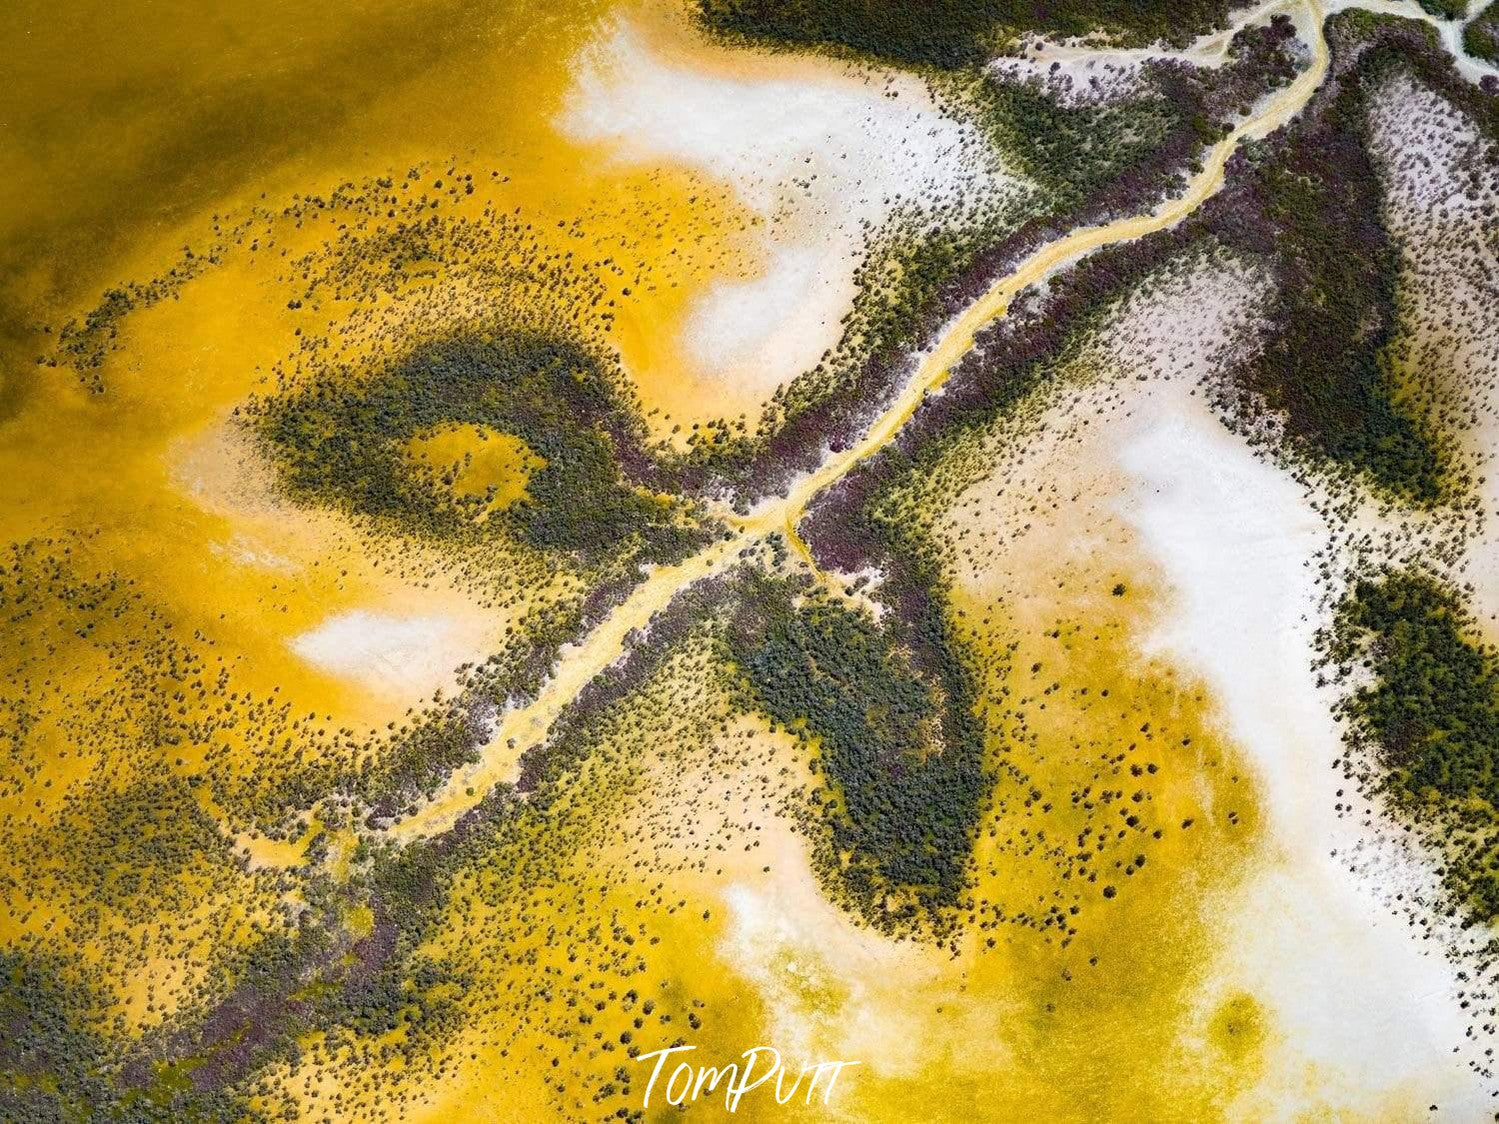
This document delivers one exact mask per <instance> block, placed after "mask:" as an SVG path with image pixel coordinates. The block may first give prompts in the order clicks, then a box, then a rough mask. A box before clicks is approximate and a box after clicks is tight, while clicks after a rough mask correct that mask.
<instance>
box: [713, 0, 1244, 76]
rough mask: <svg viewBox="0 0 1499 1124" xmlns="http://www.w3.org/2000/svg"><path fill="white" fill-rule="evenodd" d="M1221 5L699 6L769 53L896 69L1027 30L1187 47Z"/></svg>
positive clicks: (1080, 0) (1080, 1)
mask: <svg viewBox="0 0 1499 1124" xmlns="http://www.w3.org/2000/svg"><path fill="white" fill-rule="evenodd" d="M1232 6H1233V5H1232V4H1231V3H1230V2H1229V0H1184V2H1177V3H1169V2H1167V0H1143V2H1139V0H1137V2H1131V0H1044V2H1038V0H974V2H972V3H965V2H964V0H932V2H929V3H921V4H903V3H898V2H896V0H856V2H854V3H839V0H698V5H697V8H698V16H699V18H700V19H701V21H702V22H703V23H704V24H705V25H706V26H707V27H709V28H710V29H712V30H713V31H715V32H717V33H719V34H721V35H725V36H728V37H731V38H735V39H742V40H748V41H750V42H754V43H758V44H762V45H765V46H770V47H778V48H786V47H802V48H806V47H819V48H824V49H832V50H839V51H847V52H850V53H852V54H853V55H855V56H856V57H859V58H875V59H880V60H883V61H885V62H891V63H896V64H898V65H902V66H932V67H940V68H943V69H954V68H956V67H961V66H974V65H980V64H982V63H984V62H986V61H988V60H989V59H990V58H992V57H993V56H994V55H995V54H996V53H997V52H998V51H999V50H1000V49H1002V48H1004V47H1006V46H1009V45H1011V44H1013V43H1014V42H1015V41H1016V40H1017V39H1018V38H1019V37H1020V36H1022V35H1023V34H1025V33H1026V32H1041V33H1045V34H1051V35H1056V36H1061V37H1073V36H1081V37H1097V36H1100V35H1104V36H1111V37H1114V38H1116V39H1118V40H1119V41H1122V42H1131V43H1148V42H1155V41H1166V42H1170V43H1185V42H1188V41H1190V40H1191V39H1192V38H1193V37H1194V36H1195V35H1197V34H1200V33H1202V32H1205V31H1209V30H1211V29H1212V28H1214V27H1217V26H1221V25H1222V24H1223V22H1224V21H1225V19H1226V17H1227V15H1228V12H1229V9H1230V8H1231V7H1232Z"/></svg>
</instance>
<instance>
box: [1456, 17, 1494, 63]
mask: <svg viewBox="0 0 1499 1124" xmlns="http://www.w3.org/2000/svg"><path fill="white" fill-rule="evenodd" d="M1463 50H1465V51H1467V52H1468V54H1470V55H1472V56H1473V57H1474V58H1480V59H1484V60H1486V61H1488V62H1492V63H1496V64H1499V3H1496V4H1490V5H1489V6H1488V7H1487V8H1485V9H1483V11H1481V12H1479V13H1478V14H1477V15H1476V16H1474V17H1473V18H1472V19H1471V20H1470V21H1468V25H1467V26H1466V27H1464V28H1463Z"/></svg>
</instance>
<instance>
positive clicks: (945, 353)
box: [391, 0, 1328, 840]
mask: <svg viewBox="0 0 1499 1124" xmlns="http://www.w3.org/2000/svg"><path fill="white" fill-rule="evenodd" d="M1304 14H1305V15H1306V16H1307V17H1308V19H1307V20H1306V26H1305V27H1304V28H1303V29H1302V30H1303V33H1304V34H1306V35H1307V36H1308V37H1309V38H1310V40H1311V44H1312V52H1313V57H1312V62H1311V65H1310V66H1308V67H1307V68H1306V69H1305V70H1304V71H1303V72H1302V73H1301V74H1300V75H1298V76H1297V78H1296V79H1295V80H1294V81H1293V82H1292V83H1290V84H1289V85H1288V86H1287V87H1286V88H1285V89H1284V90H1282V91H1280V93H1278V94H1276V95H1275V96H1274V97H1272V98H1271V99H1270V100H1269V101H1268V102H1267V104H1266V106H1265V108H1264V109H1263V110H1262V111H1261V112H1260V113H1258V114H1256V115H1255V116H1254V117H1252V118H1250V119H1249V120H1248V121H1246V122H1245V123H1244V124H1242V125H1240V126H1239V127H1238V128H1236V129H1235V130H1234V131H1233V132H1231V133H1230V134H1229V135H1228V136H1227V137H1225V138H1224V139H1223V140H1221V141H1219V142H1218V143H1217V144H1215V145H1214V146H1213V147H1212V148H1211V149H1209V151H1208V153H1207V156H1206V158H1205V159H1204V160H1203V167H1202V171H1200V172H1199V173H1198V174H1197V175H1195V176H1194V177H1193V178H1192V180H1191V181H1190V183H1189V184H1188V186H1187V190H1186V191H1185V192H1184V193H1183V194H1181V195H1179V196H1177V197H1175V198H1173V199H1171V200H1169V201H1167V202H1165V203H1163V204H1161V205H1160V206H1159V207H1157V208H1156V209H1155V210H1154V211H1152V212H1150V213H1149V214H1147V215H1140V216H1136V217H1134V218H1127V219H1119V220H1117V221H1115V222H1110V223H1105V224H1103V225H1102V226H1091V227H1084V228H1082V229H1081V230H1076V231H1074V232H1072V233H1071V234H1069V235H1067V236H1066V237H1064V238H1061V239H1059V240H1057V241H1056V242H1052V243H1049V244H1048V245H1046V246H1043V247H1042V248H1041V249H1039V250H1037V251H1036V252H1035V253H1034V254H1032V255H1031V256H1030V257H1028V258H1026V259H1025V260H1024V261H1023V262H1021V263H1020V264H1019V265H1018V266H1016V268H1015V269H1014V271H1013V272H1011V273H1009V274H1007V275H1006V276H1004V277H1002V278H1000V279H999V280H998V281H996V282H995V283H994V284H993V285H992V286H990V288H989V289H988V291H986V292H985V293H984V294H983V296H981V297H979V299H978V300H976V301H975V302H974V303H973V304H971V305H969V306H968V308H967V310H966V311H964V313H963V314H962V315H961V316H960V317H958V319H957V320H956V321H955V322H954V323H953V324H952V325H951V326H950V327H949V328H948V329H947V330H946V331H945V332H944V333H943V335H942V337H941V338H940V339H939V340H938V341H937V344H936V346H935V347H933V348H932V349H931V350H930V351H929V352H927V353H926V354H925V355H924V356H923V357H922V359H921V362H920V363H919V364H918V365H917V367H916V370H915V371H914V372H913V373H912V375H911V378H910V380H909V381H908V382H907V383H906V384H905V386H904V387H903V388H902V390H901V392H900V394H899V395H898V396H897V397H896V398H895V400H894V401H893V402H891V404H890V405H889V407H888V408H887V409H886V410H885V412H884V413H882V414H881V415H880V416H879V417H878V418H876V419H875V421H874V423H873V424H872V425H871V426H870V427H869V429H868V430H867V431H866V432H865V434H864V436H863V438H862V439H860V441H859V442H858V443H857V444H855V445H853V446H851V447H850V448H848V449H846V450H844V451H843V452H840V453H835V454H833V455H832V456H829V457H828V458H827V459H826V460H824V461H823V462H822V464H821V465H820V466H819V467H818V468H817V469H816V470H815V471H813V472H811V473H810V474H808V475H807V476H804V477H802V478H801V479H800V480H798V481H797V482H796V484H795V485H794V486H793V487H792V489H791V491H790V493H789V494H788V495H786V496H785V497H781V498H776V499H772V500H768V501H766V502H765V503H763V504H761V505H760V507H759V508H758V509H757V510H755V511H753V512H751V513H750V514H749V515H748V516H746V517H744V518H742V519H735V520H733V521H732V522H733V524H734V526H735V532H734V533H733V535H732V536H731V537H730V538H729V539H727V540H720V541H718V542H715V543H714V544H713V545H712V546H709V547H707V548H706V549H704V550H703V551H702V552H701V553H699V554H697V555H695V556H694V557H692V558H690V559H688V560H687V561H686V562H683V563H681V564H680V565H676V566H667V567H662V568H660V569H657V570H655V571H654V572H653V573H652V574H651V575H650V577H649V578H647V579H646V581H644V582H643V583H641V584H640V585H639V586H637V587H636V588H635V590H634V591H633V592H632V593H631V595H630V597H629V598H628V600H626V601H625V602H624V604H622V605H620V606H619V607H618V608H616V609H615V610H614V611H613V612H612V613H611V614H610V615H609V616H608V618H607V619H606V620H605V621H604V622H603V623H602V624H601V625H599V627H598V628H596V629H594V631H593V632H591V633H590V634H589V635H588V636H587V637H585V638H584V640H583V642H582V643H581V644H579V645H578V646H577V647H574V648H568V649H565V650H564V651H563V653H562V655H561V657H560V660H559V663H558V667H557V670H556V673H555V674H554V675H553V676H552V678H551V679H549V680H548V681H547V682H546V683H545V684H544V685H543V687H542V689H541V692H540V694H539V695H538V696H537V699H536V701H535V702H533V703H531V704H530V705H529V706H525V707H522V708H520V709H518V710H514V711H511V712H508V713H507V714H506V715H505V716H504V717H503V718H502V719H501V721H500V726H499V729H498V731H497V732H496V734H495V736H494V737H493V738H492V739H491V740H490V742H489V744H488V745H487V746H486V747H485V748H484V750H483V751H482V755H481V758H480V760H479V762H478V764H477V765H475V766H473V767H472V768H471V769H469V770H466V771H464V772H463V773H462V774H460V775H455V776H454V777H453V778H452V780H450V781H449V783H448V784H447V786H446V787H445V788H444V789H443V790H442V791H441V792H439V793H438V794H437V796H436V797H435V798H434V799H433V800H432V801H431V802H429V803H428V804H426V805H424V806H422V807H421V808H419V809H418V810H417V811H416V813H415V814H413V815H412V816H411V817H410V818H408V819H406V820H404V821H402V822H401V823H400V824H397V825H396V826H395V827H394V828H392V830H391V834H392V835H393V836H395V837H396V838H398V839H403V840H405V839H412V838H418V837H426V836H431V835H434V834H436V833H439V832H442V831H445V830H447V829H448V828H450V827H452V826H453V824H454V823H455V822H456V821H457V819H458V817H459V816H461V815H462V814H463V813H464V812H465V811H467V810H468V809H469V808H471V807H472V806H473V805H474V804H476V803H477V802H478V801H479V800H480V799H481V798H482V797H483V796H484V794H485V793H486V792H487V791H488V789H489V788H490V787H491V786H493V785H494V784H496V783H498V782H499V781H504V780H512V779H513V778H514V775H515V768H516V762H517V761H518V759H519V757H520V754H521V752H522V751H524V750H525V749H526V748H527V747H528V746H531V745H536V744H538V743H540V742H541V741H543V740H544V739H545V737H546V735H547V732H548V730H550V728H551V726H552V723H553V722H555V721H556V719H557V716H558V715H559V714H560V713H561V712H562V710H563V708H564V707H566V706H567V705H568V703H570V702H571V701H572V700H573V699H574V698H575V697H576V696H577V694H578V692H579V691H581V690H582V688H583V687H584V686H586V685H587V684H588V682H589V681H590V680H592V679H593V678H594V676H596V675H598V674H599V673H600V672H602V671H603V670H605V669H606V668H607V667H608V666H609V665H610V664H612V663H613V662H614V661H615V660H617V659H619V658H620V656H622V655H623V654H624V653H625V651H626V649H627V647H628V643H629V640H628V637H629V635H630V634H631V632H633V631H634V630H636V629H640V628H644V627H645V626H646V625H648V624H649V623H650V620H651V618H652V617H653V616H654V615H655V614H656V613H657V612H659V611H661V610H662V609H664V608H665V607H666V606H667V605H668V604H670V602H671V600H672V599H673V598H674V597H675V596H676V595H677V594H678V593H680V592H681V591H682V590H683V589H685V588H687V587H688V586H689V585H691V584H693V583H694V582H697V581H700V580H702V579H703V578H705V577H708V576H710V575H712V574H715V573H718V572H720V571H722V570H724V569H726V568H728V566H729V565H731V564H732V563H733V561H734V560H735V559H736V558H737V557H738V554H739V552H740V551H741V550H742V549H743V548H744V547H745V546H747V545H749V544H750V543H751V542H753V541H755V540H757V539H759V538H761V537H762V536H764V535H767V534H770V533H772V532H776V531H779V532H780V533H781V534H783V535H785V536H786V540H787V542H788V543H790V545H791V547H792V548H793V549H794V550H795V551H796V552H797V554H798V555H800V556H801V557H802V558H803V559H804V560H805V561H806V562H808V563H809V564H811V565H812V566H813V568H814V570H815V569H816V564H815V562H814V561H813V559H812V554H811V551H810V550H809V549H808V548H807V544H806V543H805V542H803V541H802V539H801V536H800V535H798V534H797V532H796V527H797V524H798V523H799V522H800V521H801V518H802V515H803V514H804V513H805V512H806V510H807V506H808V504H810V503H811V502H812V500H813V499H815V498H816V497H817V496H818V494H819V493H821V492H822V491H823V490H824V489H826V488H828V487H830V486H831V485H833V484H835V483H837V481H839V480H840V479H842V478H843V477H844V476H845V475H846V474H847V473H848V472H849V471H850V470H852V469H853V468H854V466H855V465H857V464H858V463H859V462H860V461H862V460H864V459H865V458H866V457H869V456H870V455H872V454H874V453H876V452H878V451H879V450H880V449H882V448H883V447H884V446H885V445H886V444H887V443H889V441H890V440H891V439H892V438H893V437H894V436H895V435H896V433H898V432H899V431H900V428H901V426H903V425H904V424H905V423H906V422H907V421H908V420H909V419H910V417H911V415H912V414H914V413H915V412H916V410H917V408H918V407H919V406H920V405H921V402H922V400H923V399H924V398H925V397H926V395H927V394H928V393H930V392H931V391H933V390H935V389H937V388H938V387H940V386H941V385H942V384H943V383H944V382H945V381H946V380H947V377H948V375H949V374H950V373H951V371H952V369H953V367H954V366H956V365H957V363H958V361H959V360H960V359H962V358H963V356H964V355H966V354H967V353H968V351H969V350H970V349H971V348H972V347H973V340H974V335H975V334H976V333H977V332H978V331H979V329H980V328H982V327H983V326H984V325H985V324H987V323H989V322H990V321H991V320H993V319H995V318H996V317H999V316H1003V315H1004V314H1005V312H1006V310H1008V308H1009V306H1010V301H1012V300H1013V299H1014V297H1015V295H1016V294H1017V293H1019V292H1020V291H1021V290H1023V289H1025V288H1026V287H1027V286H1029V285H1033V284H1035V283H1036V282H1038V281H1040V280H1042V279H1044V278H1045V277H1046V276H1048V275H1049V274H1051V273H1053V272H1055V271H1057V270H1059V269H1063V268H1065V267H1067V266H1069V265H1071V264H1073V263H1074V262H1076V261H1077V260H1078V259H1079V258H1081V257H1082V256H1083V255H1085V254H1088V253H1091V252H1092V251H1094V250H1097V249H1100V248H1101V247H1103V246H1108V245H1113V244H1116V243H1119V242H1129V241H1133V240H1135V239H1137V238H1143V237H1144V236H1145V235H1147V234H1153V233H1155V232H1157V231H1161V230H1166V229H1168V228H1169V227H1172V226H1174V225H1176V224H1177V223H1178V222H1180V221H1181V220H1182V219H1184V218H1186V217H1187V216H1188V215H1189V214H1191V213H1192V212H1193V211H1195V210H1196V209H1197V208H1198V207H1199V206H1201V205H1202V204H1203V202H1205V201H1206V200H1207V199H1208V198H1209V197H1210V196H1212V195H1213V194H1214V193H1215V192H1216V191H1217V190H1218V189H1219V188H1220V187H1222V186H1223V176H1224V168H1225V167H1226V166H1227V164H1228V160H1229V157H1231V156H1232V155H1233V154H1234V151H1235V150H1236V149H1237V148H1238V146H1239V145H1240V143H1242V142H1243V141H1245V140H1247V139H1258V138H1261V137H1265V136H1267V135H1269V134H1270V133H1272V132H1274V131H1275V130H1276V129H1278V128H1280V127H1281V126H1282V125H1284V124H1285V123H1286V122H1287V121H1289V120H1290V119H1291V118H1292V117H1294V116H1295V115H1296V114H1297V113H1299V112H1300V111H1301V109H1302V108H1303V107H1304V106H1305V105H1306V103H1307V102H1308V101H1309V100H1311V97H1312V94H1313V93H1315V92H1316V90H1317V88H1318V87H1319V86H1320V85H1321V84H1322V79H1323V77H1324V76H1325V75H1326V73H1327V62H1328V53H1327V41H1326V39H1325V37H1324V36H1323V33H1322V20H1323V12H1322V5H1321V3H1320V0H1308V2H1307V3H1306V5H1305V7H1304ZM512 741H513V742H514V745H511V744H510V743H511V742H512Z"/></svg>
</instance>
